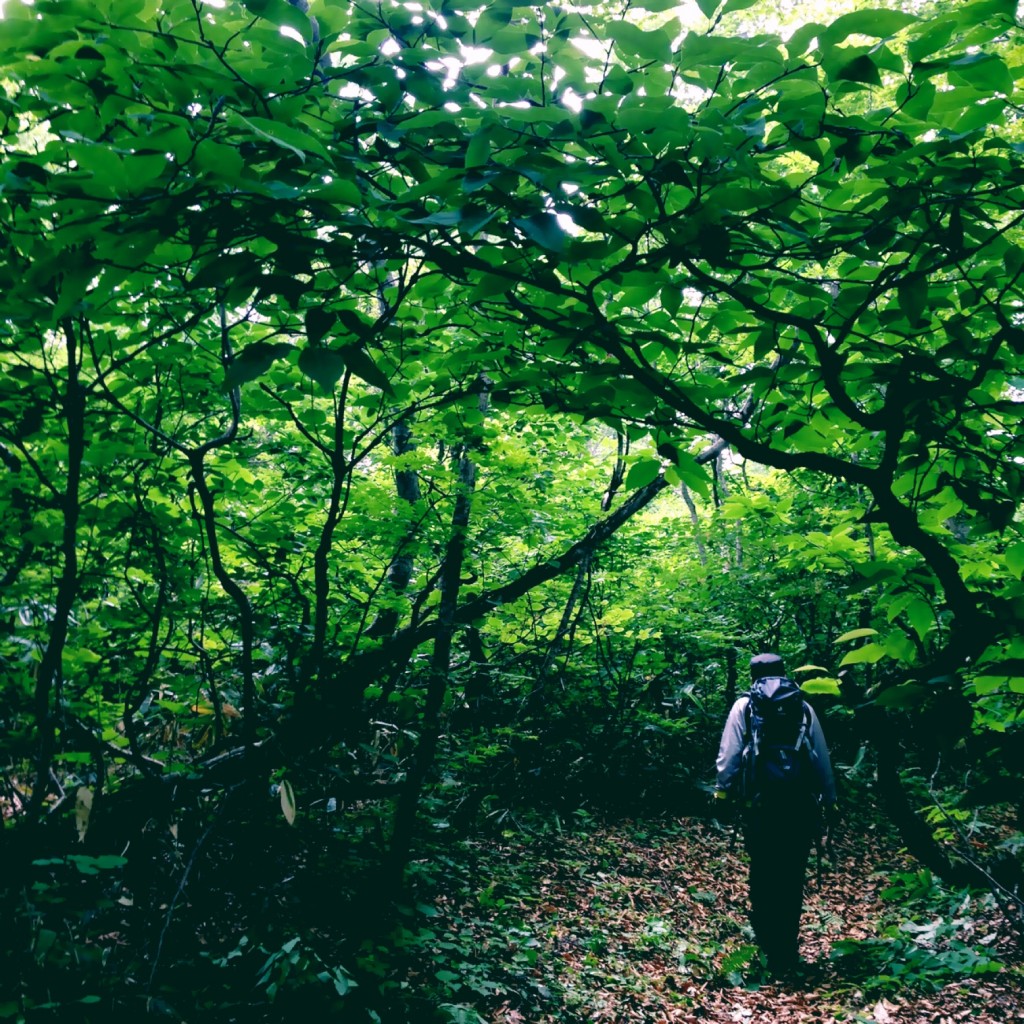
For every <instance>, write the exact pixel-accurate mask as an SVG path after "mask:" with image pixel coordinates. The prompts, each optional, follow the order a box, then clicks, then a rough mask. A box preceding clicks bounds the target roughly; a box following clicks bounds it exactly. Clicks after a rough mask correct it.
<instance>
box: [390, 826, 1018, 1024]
mask: <svg viewBox="0 0 1024 1024" xmlns="http://www.w3.org/2000/svg"><path fill="white" fill-rule="evenodd" d="M467 849H468V851H469V853H470V855H471V861H472V865H473V866H472V870H471V872H470V874H469V875H466V874H462V873H459V872H456V873H453V874H452V875H451V876H449V878H448V882H447V885H446V887H445V888H444V890H443V891H442V893H441V895H440V896H439V898H438V899H437V900H436V902H435V908H436V913H437V914H438V916H437V917H436V918H434V919H433V920H432V928H433V929H434V930H439V929H447V935H448V936H449V937H450V938H453V937H455V936H460V939H459V943H458V945H459V948H460V949H461V950H462V951H463V953H465V951H466V950H468V949H470V948H472V947H476V949H478V950H479V951H480V952H481V955H482V957H483V962H478V963H477V964H476V965H475V967H473V966H470V965H469V964H467V963H465V962H463V963H461V964H459V965H456V970H454V971H453V972H451V974H452V976H453V977H455V976H463V977H466V978H467V980H466V987H465V988H464V989H463V990H462V991H461V994H460V998H463V999H465V1002H466V1003H467V1004H471V1005H473V1006H474V1008H475V1009H476V1010H477V1011H478V1012H479V1013H480V1014H481V1015H482V1016H481V1019H482V1020H486V1021H488V1022H491V1024H521V1022H525V1021H528V1022H530V1024H576V1022H579V1024H583V1022H590V1024H605V1022H607V1024H634V1022H635V1024H640V1022H643V1024H696V1022H710V1024H737V1022H738V1024H769V1022H772V1024H794V1022H830V1021H850V1022H858V1024H956V1022H958V1021H961V1020H966V1019H968V1018H969V1019H971V1020H972V1021H976V1022H978V1024H996V1022H1005V1021H1018V1020H1019V1021H1024V988H1022V979H1024V966H1022V956H1021V950H1020V947H1019V945H1017V944H1016V940H1015V939H1014V937H1013V936H1012V934H1011V931H1010V929H1009V927H1008V926H1007V924H1006V923H1005V922H1004V921H1003V920H1001V919H1000V917H999V916H998V914H997V912H995V911H994V910H989V911H981V910H979V914H983V915H987V917H986V918H985V919H984V920H979V921H978V922H977V934H978V935H986V941H987V942H990V943H991V944H992V947H993V949H994V950H996V951H997V952H998V958H999V960H1000V961H1001V962H1002V963H1003V964H1004V965H1005V968H1004V969H1003V970H1002V971H1001V972H999V973H986V974H981V975H965V976H960V977H957V978H956V979H955V981H953V982H952V983H950V984H947V985H945V986H944V987H942V988H940V989H939V990H938V991H934V992H925V993H922V992H920V991H917V990H914V989H910V988H907V989H905V990H902V989H899V988H897V989H896V990H892V989H889V990H887V991H886V994H885V995H884V996H882V997H879V996H878V995H877V994H872V993H871V992H870V991H867V990H863V989H862V988H860V987H858V983H857V982H856V980H854V979H851V978H850V977H848V976H845V975H844V965H843V963H842V961H838V962H837V961H836V960H830V959H829V954H830V951H831V947H832V943H833V942H835V941H838V940H849V939H855V940H866V939H872V938H875V937H877V935H878V922H879V921H880V920H882V919H883V918H885V917H886V916H887V915H888V917H889V919H891V917H892V907H891V906H888V905H886V903H885V901H884V900H883V898H882V896H881V892H882V891H883V890H885V889H886V887H887V886H888V885H889V880H890V877H891V876H892V874H893V873H894V872H897V871H913V870H915V866H914V865H913V864H912V863H911V862H910V861H909V860H908V859H907V858H906V856H905V855H904V854H903V853H902V851H901V850H900V849H899V847H898V843H897V841H896V840H895V838H894V836H893V835H892V834H891V833H890V832H889V831H887V829H886V828H885V827H884V826H881V825H875V824H866V825H864V826H863V827H861V825H860V824H859V823H858V824H857V825H856V826H851V827H849V828H847V829H846V830H845V831H844V832H841V833H840V835H839V836H838V837H837V838H836V840H835V843H834V850H833V859H832V861H831V862H826V863H824V864H822V865H821V867H820V868H819V867H818V866H817V865H816V863H815V855H814V852H813V851H812V857H811V866H810V868H809V870H808V881H807V886H806V889H805V899H804V916H803V920H802V928H801V955H802V958H803V959H804V961H805V963H806V964H807V970H806V971H805V974H804V976H803V977H802V978H801V979H800V980H798V981H791V982H785V983H783V982H778V981H772V980H770V979H767V978H766V976H765V975H764V972H763V968H762V966H761V964H760V961H759V958H758V955H757V950H756V947H755V946H754V945H753V938H752V933H751V932H750V929H749V927H748V924H747V916H746V866H745V860H744V855H743V852H742V843H741V842H740V841H739V840H738V839H737V837H736V835H735V833H734V831H733V830H732V829H729V828H725V827H723V826H722V825H720V824H719V823H718V822H716V821H713V820H705V819H684V820H681V821H680V820H676V821H663V822H650V821H644V822H640V821H625V822H617V823H613V824H602V825H595V826H593V827H590V828H588V830H587V832H586V833H585V834H584V833H581V832H572V833H561V834H558V835H537V834H531V833H529V832H527V831H522V832H512V831H506V832H505V833H503V834H502V836H501V838H500V839H499V840H497V841H493V840H492V841H485V840H476V841H473V842H470V843H469V844H468V847H467ZM480 879H485V880H486V882H485V884H479V880H480ZM986 933H989V934H986ZM433 966H434V967H436V966H437V963H436V959H435V962H434V964H433ZM409 968H410V973H409V978H408V980H409V982H410V983H413V984H415V982H416V976H417V974H418V973H419V972H420V971H422V970H424V965H423V964H419V965H418V964H416V963H415V962H413V963H410V965H409ZM474 971H475V972H476V975H477V976H478V978H479V977H483V976H484V975H486V977H487V980H486V982H484V983H483V984H481V983H480V982H479V980H478V981H477V982H476V983H474V982H473V980H472V977H471V975H472V974H473V972H474Z"/></svg>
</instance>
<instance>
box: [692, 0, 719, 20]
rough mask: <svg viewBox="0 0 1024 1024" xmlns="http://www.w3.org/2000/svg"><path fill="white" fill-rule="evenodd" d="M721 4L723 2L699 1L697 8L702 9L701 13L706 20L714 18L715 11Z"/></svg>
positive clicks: (717, 0) (712, 0)
mask: <svg viewBox="0 0 1024 1024" xmlns="http://www.w3.org/2000/svg"><path fill="white" fill-rule="evenodd" d="M720 3H721V0H697V6H698V7H699V8H700V13H701V14H703V15H704V17H705V18H712V17H714V14H715V11H717V10H718V5H719V4H720Z"/></svg>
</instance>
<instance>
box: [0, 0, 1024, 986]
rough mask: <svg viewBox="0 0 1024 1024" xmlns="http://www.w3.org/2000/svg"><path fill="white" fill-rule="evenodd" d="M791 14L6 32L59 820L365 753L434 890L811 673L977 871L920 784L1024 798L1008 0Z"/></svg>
mask: <svg viewBox="0 0 1024 1024" xmlns="http://www.w3.org/2000/svg"><path fill="white" fill-rule="evenodd" d="M767 6H768V5H761V4H758V3H756V2H755V0H725V2H724V3H717V2H714V0H696V2H695V3H689V4H677V3H675V2H674V0H635V2H633V0H629V2H625V3H622V4H619V5H612V4H597V3H588V2H582V3H581V2H574V3H566V4H539V5H538V4H535V5H532V6H531V5H524V4H517V3H511V2H507V0H490V2H480V3H477V4H475V5H459V4H455V3H451V2H449V0H429V2H422V3H404V2H396V0H381V2H377V3H370V2H366V3H363V2H360V0H351V2H350V0H343V2H342V0H315V2H313V3H311V4H310V3H305V2H302V0H223V2H213V0H88V2H86V0H59V2H55V0H35V2H33V3H27V2H22V0H8V2H7V4H6V5H5V8H4V11H3V18H2V19H0V54H2V73H0V85H2V88H0V114H2V117H3V124H4V128H3V134H2V151H0V238H2V242H0V244H2V251H0V295H2V298H0V367H2V375H0V405H2V407H3V416H2V417H0V458H2V459H3V463H4V467H5V469H6V473H5V474H4V476H3V479H2V481H0V507H2V508H3V512H4V521H5V522H6V523H8V524H10V526H9V529H8V530H7V531H5V534H4V536H3V537H2V538H0V573H2V580H3V607H4V621H5V627H4V630H3V632H2V636H0V657H2V658H3V663H4V672H5V677H6V680H7V681H6V683H5V685H4V688H3V692H2V694H0V717H2V719H3V721H4V722H5V725H6V729H5V736H4V739H3V740H2V741H0V750H2V751H3V756H2V760H3V763H4V765H5V766H6V769H5V770H6V776H5V780H6V781H5V785H6V796H5V798H4V799H5V806H6V808H7V812H6V813H7V814H8V815H9V816H11V817H13V818H16V819H19V821H20V825H22V826H24V829H23V831H25V832H26V833H31V832H33V831H36V830H39V829H40V828H41V827H42V826H41V823H42V822H44V821H52V820H55V819H59V818H60V817H61V816H60V815H59V814H54V813H53V812H54V809H55V808H56V809H61V808H63V809H66V810H68V811H69V812H70V811H71V810H72V809H73V808H72V807H71V806H70V805H71V804H73V803H74V796H75V793H78V794H79V799H80V802H81V801H84V805H83V806H84V810H83V807H82V806H80V807H79V812H78V817H77V819H76V820H77V821H78V822H79V826H80V829H79V831H80V834H81V836H82V837H83V839H84V838H85V837H86V835H87V833H88V831H89V828H90V826H89V825H88V822H89V819H90V815H91V811H90V808H91V807H92V802H93V800H94V799H97V800H98V798H99V797H100V796H102V795H103V793H104V790H108V791H110V792H109V797H110V799H111V800H113V799H114V797H115V796H116V795H117V794H118V793H119V792H127V791H128V790H130V789H131V788H132V785H133V784H134V783H139V784H140V785H141V784H147V785H152V786H155V787H157V788H158V789H159V788H160V787H164V789H161V791H162V792H163V791H166V789H167V787H168V785H169V782H170V783H173V784H175V785H176V784H177V782H178V781H181V780H184V779H189V780H192V781H193V782H195V784H196V785H197V786H199V787H200V788H201V787H202V786H205V785H216V786H226V787H228V790H227V791H229V792H230V791H231V790H230V787H231V786H232V785H234V784H235V783H236V782H237V781H238V779H241V778H244V779H245V780H246V782H247V783H249V784H254V785H257V788H260V789H261V792H263V791H265V789H266V786H267V784H268V783H269V782H270V781H271V780H273V784H274V785H275V786H276V787H278V788H277V789H275V799H277V796H278V795H279V798H280V807H281V809H282V811H283V814H284V817H285V819H286V820H287V822H289V823H291V822H293V821H294V820H295V817H296V813H297V807H299V806H301V805H302V802H303V800H304V799H305V800H307V801H308V800H311V799H314V798H315V797H316V796H317V795H318V794H319V795H322V796H324V798H325V799H326V798H327V789H329V788H330V787H329V786H327V787H326V789H324V792H323V793H320V790H321V788H323V787H325V786H326V784H325V783H324V782H323V779H324V777H325V772H326V773H327V775H328V776H329V777H330V778H331V779H332V780H334V781H333V782H332V784H336V785H339V786H342V787H348V788H347V789H345V792H347V793H351V794H354V796H353V798H354V799H367V800H370V801H374V800H379V801H381V802H382V804H383V805H386V806H387V808H388V810H387V812H386V814H385V812H383V811H382V812H381V814H382V817H385V818H386V819H387V826H386V829H385V831H386V832H387V836H388V840H387V842H386V843H385V844H383V846H385V847H386V848H387V849H386V850H385V851H384V852H381V853H380V862H381V864H382V865H383V868H382V870H383V871H385V874H386V876H387V877H388V878H390V879H391V880H392V881H394V880H396V879H398V878H400V877H401V876H402V872H403V870H404V869H405V868H406V867H407V865H408V862H409V859H410V856H411V850H412V849H413V848H414V846H415V843H416V841H417V840H416V836H417V829H418V827H419V826H418V822H421V818H418V815H422V814H423V813H425V812H429V809H430V806H431V804H430V801H431V800H435V799H440V797H439V796H438V795H437V794H438V793H439V792H440V791H441V790H443V784H444V779H445V778H451V779H456V781H458V783H459V785H460V786H462V787H463V788H464V791H465V792H466V793H470V794H475V795H473V796H471V798H470V799H469V800H468V802H466V803H465V804H464V807H465V810H464V813H465V814H467V815H470V814H472V813H476V811H475V810H473V808H474V807H475V808H476V810H479V808H480V806H481V803H480V801H486V799H487V794H488V793H489V792H490V791H491V790H493V789H494V788H495V787H496V786H498V783H497V782H496V781H495V780H496V779H503V780H506V781H507V780H509V779H512V778H514V779H515V783H514V785H512V786H511V788H512V789H517V787H518V789H517V792H518V793H519V794H520V795H522V793H523V792H524V791H526V790H530V793H531V797H530V798H531V799H543V798H544V797H545V795H548V796H550V795H551V794H550V792H548V793H547V794H545V789H546V787H547V786H549V785H551V781H550V780H552V779H558V782H559V787H564V794H563V795H566V798H567V799H569V800H573V799H586V797H587V795H588V794H593V792H594V791H595V790H597V789H600V788H601V786H607V785H608V783H609V780H610V779H612V778H613V776H614V777H615V778H618V779H619V780H620V782H621V783H622V785H623V786H624V787H625V788H626V790H627V791H628V789H629V787H630V786H632V785H633V784H634V781H635V774H634V773H635V772H637V771H641V772H642V771H643V762H644V761H645V760H646V761H647V762H649V766H654V767H657V768H658V769H659V770H660V769H663V768H664V767H665V765H666V764H671V763H673V759H675V758H677V757H678V758H679V762H678V764H676V766H675V774H674V775H673V777H674V778H676V779H677V780H678V781H679V784H680V786H683V785H685V786H688V787H691V788H693V787H697V786H699V784H700V782H701V780H703V779H706V778H707V774H708V768H709V764H708V757H709V756H710V747H711V746H712V745H713V740H712V739H710V738H709V737H711V734H712V733H713V732H714V728H715V726H714V724H713V723H715V722H717V720H718V715H719V714H720V713H721V712H722V711H723V709H724V706H725V702H726V700H727V698H729V697H731V696H735V693H736V687H737V681H738V677H739V675H741V674H742V666H743V662H742V656H743V654H744V652H745V653H747V654H749V653H753V652H754V649H756V648H758V647H766V646H772V647H777V648H780V649H782V651H783V653H784V654H786V656H787V658H788V659H789V661H790V664H792V665H794V666H797V665H803V666H804V667H805V669H806V671H805V673H804V675H803V677H802V678H803V679H804V680H805V689H806V690H807V692H808V693H810V694H814V695H816V696H817V697H818V698H819V699H820V700H822V701H823V702H826V703H828V705H829V707H830V708H831V710H832V712H834V714H833V716H832V718H833V723H834V725H835V728H836V734H837V735H838V736H839V737H840V742H841V744H846V746H847V747H848V748H849V752H850V755H851V756H850V761H851V762H852V761H853V759H854V756H856V752H857V750H858V749H860V745H861V744H862V743H865V742H867V743H868V744H869V745H870V747H871V750H872V753H871V755H870V756H872V757H877V758H878V772H879V784H880V791H881V792H882V793H883V796H885V798H886V799H887V800H888V803H889V806H890V808H891V809H892V808H895V809H896V811H897V814H902V815H903V818H904V820H903V822H902V824H903V825H904V826H905V828H906V829H907V838H908V842H911V843H912V845H914V847H915V850H916V851H917V852H919V853H920V855H921V856H923V857H924V858H925V859H926V861H928V862H929V863H931V864H932V865H933V866H934V867H935V869H936V870H937V871H940V872H941V871H944V870H945V871H948V872H952V873H954V874H955V873H956V872H957V871H958V870H961V869H963V870H967V871H968V872H970V871H971V870H973V869H971V868H970V867H969V865H967V866H965V863H966V862H965V860H964V858H963V857H962V856H961V855H960V853H958V852H957V851H956V850H954V849H952V848H951V847H950V846H949V844H948V843H947V844H946V845H945V846H943V844H942V842H941V841H939V842H936V838H938V839H939V840H941V839H942V837H941V836H938V837H936V834H935V830H934V829H931V828H927V827H925V825H923V824H922V820H923V819H920V818H919V817H917V816H916V815H915V813H914V810H915V809H916V808H918V807H920V806H921V805H923V804H928V803H930V802H933V801H931V800H930V797H928V796H927V795H926V794H923V793H921V792H919V791H916V790H915V784H912V783H911V782H908V777H907V776H906V773H905V772H904V774H903V775H902V776H901V774H900V770H901V768H905V767H906V765H907V764H908V763H910V764H912V765H916V766H918V767H921V766H927V765H931V764H933V761H934V758H936V757H941V756H947V755H948V756H952V757H953V758H954V759H960V761H962V763H963V764H967V765H970V766H971V769H972V770H973V771H975V773H976V774H975V778H976V781H977V782H978V784H979V790H978V792H977V793H976V794H975V795H974V796H973V797H972V798H971V799H976V800H977V802H979V803H982V804H985V803H987V804H999V803H1001V802H1003V801H1006V800H1012V801H1014V802H1015V803H1019V792H1018V793H1017V794H1016V796H1007V793H1013V792H1014V789H1015V787H1018V786H1019V782H1020V779H1021V776H1022V773H1024V756H1022V748H1021V746H1020V739H1019V736H1020V725H1019V719H1020V715H1021V703H1020V701H1021V694H1022V693H1024V640H1022V639H1021V630H1020V624H1021V620H1022V615H1024V583H1022V576H1024V536H1022V524H1021V519H1020V494H1021V492H1022V485H1024V479H1022V463H1024V439H1022V433H1021V430H1020V421H1021V411H1022V407H1024V373H1022V364H1024V320H1022V313H1021V302H1022V295H1024V281H1022V274H1024V233H1022V231H1021V226H1020V224H1021V220H1022V217H1024V214H1022V212H1021V211H1022V210H1024V137H1022V135H1021V132H1020V129H1019V124H1018V120H1019V113H1020V108H1019V106H1018V103H1019V94H1018V92H1017V90H1018V84H1017V83H1018V81H1020V79H1021V78H1022V77H1024V62H1022V61H1021V59H1020V57H1021V50H1020V38H1019V28H1018V25H1017V21H1016V3H1015V2H1011V0H964V2H959V3H946V2H942V0H936V2H934V3H919V4H906V5H904V6H903V8H901V9H899V10H897V9H890V8H884V9H874V8H867V7H863V6H855V7H854V8H853V9H849V10H846V11H845V13H841V14H839V15H838V16H828V17H825V16H822V18H821V22H820V23H818V22H810V23H804V24H799V25H793V24H790V25H786V26H781V27H780V26H779V25H778V24H777V21H776V18H775V14H776V13H777V12H775V11H773V10H768V9H767ZM656 499H657V500H656ZM737 666H739V667H737ZM901 723H902V724H901ZM906 723H911V726H910V732H903V733H901V729H902V728H903V724H906ZM470 737H472V739H470ZM595 738H599V740H598V743H599V745H600V744H606V745H605V746H604V747H603V749H605V750H606V751H608V752H609V758H608V760H607V761H605V762H604V763H600V758H598V759H594V758H593V756H592V751H589V750H588V749H587V748H588V744H589V743H591V742H593V741H594V740H595ZM686 743H690V744H691V748H690V753H689V755H688V756H686V757H681V756H680V755H679V751H680V750H682V749H683V748H684V747H685V745H686ZM693 743H696V746H692V744H693ZM570 754H571V755H573V756H572V757H570ZM576 754H579V755H580V757H581V760H580V761H579V762H577V761H576V760H575V759H574V758H575V755H576ZM659 758H661V759H662V760H659ZM929 758H931V759H933V760H929ZM958 763H959V762H958ZM578 764H584V765H585V767H579V768H572V769H571V770H570V769H569V768H567V766H568V765H578ZM446 773H447V774H446ZM502 773H504V774H502ZM531 773H532V774H531ZM197 780H199V781H197ZM480 780H482V781H480ZM538 780H539V782H538ZM439 781H440V783H441V787H440V790H439V789H438V783H439ZM477 781H479V784H480V785H481V786H482V787H483V791H482V792H477V790H476V789H474V786H476V785H477ZM501 785H502V786H504V785H505V781H503V782H502V783H501ZM304 787H305V789H304ZM986 787H987V788H986ZM498 788H500V786H498ZM83 793H84V794H86V795H84V796H83V795H82V794H83ZM932 795H934V794H932ZM225 799H226V798H225ZM65 801H66V803H65ZM474 801H476V803H474ZM99 803H100V801H99V800H98V802H97V806H99ZM460 806H463V805H460ZM204 813H205V812H204ZM104 852H106V851H104ZM961 852H962V851H961ZM984 870H985V871H988V870H989V868H987V867H986V868H985V869H984ZM974 878H975V880H977V875H976V874H975V876H974ZM156 956H157V959H159V952H157V954H156ZM154 971H155V968H154Z"/></svg>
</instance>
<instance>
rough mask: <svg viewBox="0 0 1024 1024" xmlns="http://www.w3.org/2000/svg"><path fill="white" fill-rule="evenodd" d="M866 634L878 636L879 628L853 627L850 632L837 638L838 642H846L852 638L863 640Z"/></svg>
mask: <svg viewBox="0 0 1024 1024" xmlns="http://www.w3.org/2000/svg"><path fill="white" fill-rule="evenodd" d="M866 636H878V630H877V629H869V628H868V627H864V628H862V629H851V630H850V631H849V633H844V634H843V635H842V636H840V637H837V638H836V643H837V644H845V643H847V642H848V641H850V640H862V639H863V638H864V637H866Z"/></svg>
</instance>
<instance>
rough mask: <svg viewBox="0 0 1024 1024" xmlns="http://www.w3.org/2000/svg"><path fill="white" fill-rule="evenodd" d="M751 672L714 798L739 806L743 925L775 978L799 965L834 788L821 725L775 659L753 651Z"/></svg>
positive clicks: (732, 719)
mask: <svg viewBox="0 0 1024 1024" xmlns="http://www.w3.org/2000/svg"><path fill="white" fill-rule="evenodd" d="M750 677H751V687H750V691H749V693H747V694H745V695H744V696H742V697H740V698H739V699H738V700H737V701H736V702H735V703H734V704H733V706H732V708H731V710H730V711H729V716H728V718H727V719H726V722H725V728H724V729H723V731H722V742H721V745H720V747H719V750H718V760H717V762H716V767H717V770H718V777H717V783H716V787H715V789H716V792H715V796H716V797H718V798H722V799H730V800H732V801H733V802H735V803H738V804H739V805H740V806H741V807H742V808H743V837H744V843H745V845H746V848H747V854H748V856H749V859H750V923H751V925H752V926H753V929H754V935H755V937H756V939H757V944H758V945H759V946H760V947H761V950H762V952H763V953H764V955H765V958H766V959H767V965H768V970H769V972H770V973H771V974H773V975H776V976H778V975H785V974H788V973H790V972H792V971H793V970H794V969H796V968H797V967H798V966H799V964H800V957H799V931H800V915H801V913H802V911H803V893H804V879H805V876H806V873H807V861H808V858H809V856H810V850H811V844H812V843H813V842H814V841H815V840H817V839H818V838H819V837H820V836H821V834H822V830H823V820H824V821H827V820H830V819H831V817H832V815H833V813H834V808H835V800H836V788H835V781H834V779H833V777H832V766H831V763H830V761H829V755H828V747H827V746H826V745H825V736H824V734H823V733H822V730H821V724H820V723H819V721H818V718H817V715H815V713H814V709H813V708H812V707H811V706H810V705H809V704H807V703H806V702H805V701H804V699H803V695H802V693H801V690H800V688H799V686H798V685H797V684H796V683H795V682H793V681H792V680H790V679H788V678H786V669H785V665H784V664H783V661H782V658H780V657H779V655H777V654H771V653H764V654H758V655H755V656H754V657H753V658H752V659H751V661H750Z"/></svg>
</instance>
